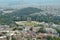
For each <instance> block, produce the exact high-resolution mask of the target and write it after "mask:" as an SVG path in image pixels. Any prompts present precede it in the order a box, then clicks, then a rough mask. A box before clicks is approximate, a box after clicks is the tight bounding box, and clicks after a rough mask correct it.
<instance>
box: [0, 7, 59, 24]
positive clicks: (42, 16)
mask: <svg viewBox="0 0 60 40" xmlns="http://www.w3.org/2000/svg"><path fill="white" fill-rule="evenodd" d="M47 9H48V11H47ZM47 9H46V8H40V7H39V8H36V7H26V8H22V9H5V10H4V11H6V10H14V11H13V12H12V13H3V12H2V14H4V15H2V14H1V13H0V14H1V15H0V19H1V20H0V22H3V23H5V24H6V22H7V24H9V23H12V22H14V21H25V20H27V17H31V18H32V20H34V21H45V22H48V21H51V22H55V23H56V22H59V21H60V16H58V15H59V13H60V12H59V9H55V8H54V9H53V10H54V11H53V12H52V11H51V9H50V8H47ZM56 10H58V12H57V13H56ZM56 14H57V15H56ZM49 18H50V19H49ZM57 20H58V21H57Z"/></svg>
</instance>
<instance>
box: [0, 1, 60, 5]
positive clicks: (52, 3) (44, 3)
mask: <svg viewBox="0 0 60 40" xmlns="http://www.w3.org/2000/svg"><path fill="white" fill-rule="evenodd" d="M27 4H28V5H32V4H33V5H60V0H0V6H17V5H27Z"/></svg>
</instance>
